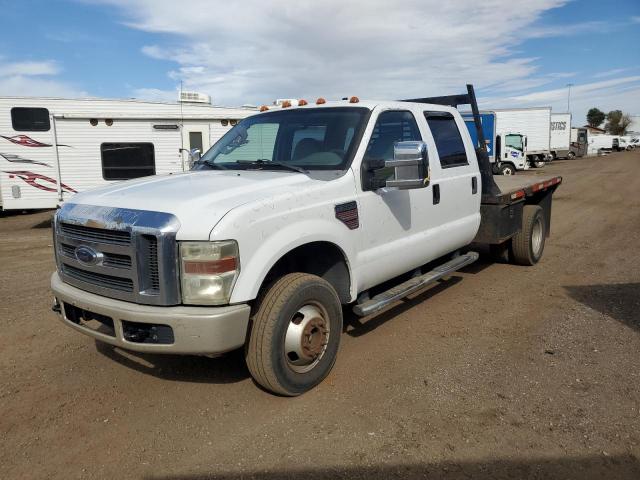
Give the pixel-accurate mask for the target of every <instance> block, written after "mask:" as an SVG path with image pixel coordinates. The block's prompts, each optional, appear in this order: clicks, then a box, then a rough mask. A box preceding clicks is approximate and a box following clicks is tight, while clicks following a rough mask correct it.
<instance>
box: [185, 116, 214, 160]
mask: <svg viewBox="0 0 640 480" xmlns="http://www.w3.org/2000/svg"><path fill="white" fill-rule="evenodd" d="M209 147H210V144H209V125H208V124H197V125H196V124H194V125H190V124H186V125H183V127H182V148H183V150H182V169H183V170H189V169H190V167H191V165H190V162H189V152H191V151H193V150H194V149H197V150H199V151H200V154H203V153H204V152H206V151H207V150H209Z"/></svg>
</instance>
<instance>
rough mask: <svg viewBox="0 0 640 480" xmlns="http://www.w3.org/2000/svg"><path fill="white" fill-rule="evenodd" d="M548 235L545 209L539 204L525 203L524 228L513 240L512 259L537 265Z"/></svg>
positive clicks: (522, 263) (518, 263)
mask: <svg viewBox="0 0 640 480" xmlns="http://www.w3.org/2000/svg"><path fill="white" fill-rule="evenodd" d="M546 237H547V224H546V222H545V219H544V211H543V210H542V207H540V206H539V205H525V206H524V208H523V210H522V229H521V230H520V231H519V232H518V233H516V234H515V235H514V236H513V238H512V240H511V259H512V261H513V263H515V264H517V265H535V264H536V263H538V261H540V259H541V258H542V252H543V251H544V242H545V239H546Z"/></svg>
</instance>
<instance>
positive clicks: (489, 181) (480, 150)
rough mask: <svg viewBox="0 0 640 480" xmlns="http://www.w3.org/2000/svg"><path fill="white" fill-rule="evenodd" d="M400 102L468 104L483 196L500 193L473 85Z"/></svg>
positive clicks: (454, 105) (450, 105) (455, 106)
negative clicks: (452, 92)
mask: <svg viewBox="0 0 640 480" xmlns="http://www.w3.org/2000/svg"><path fill="white" fill-rule="evenodd" d="M401 101H402V102H413V103H431V104H435V105H446V106H449V107H453V108H458V105H470V106H471V112H472V114H473V122H474V124H475V126H476V133H477V135H478V143H479V144H480V145H479V146H477V147H476V156H477V157H478V167H479V169H480V178H481V181H482V193H483V196H485V195H486V196H496V195H500V194H501V192H500V188H499V187H498V185H496V182H495V180H494V179H493V172H492V171H491V163H490V162H489V156H488V154H487V144H486V142H485V138H484V133H483V132H482V125H481V123H480V111H479V110H478V102H477V101H476V93H475V90H474V89H473V85H471V84H467V93H463V94H460V95H446V96H443V97H424V98H408V99H405V100H401Z"/></svg>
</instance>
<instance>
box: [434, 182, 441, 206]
mask: <svg viewBox="0 0 640 480" xmlns="http://www.w3.org/2000/svg"><path fill="white" fill-rule="evenodd" d="M439 203H440V185H434V186H433V204H434V205H438V204H439Z"/></svg>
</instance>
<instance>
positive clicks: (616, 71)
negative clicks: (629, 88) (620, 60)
mask: <svg viewBox="0 0 640 480" xmlns="http://www.w3.org/2000/svg"><path fill="white" fill-rule="evenodd" d="M629 70H632V68H614V69H612V70H606V71H604V72H598V73H594V74H593V75H592V76H593V78H605V77H613V76H616V75H620V74H621V73H624V72H628V71H629Z"/></svg>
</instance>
